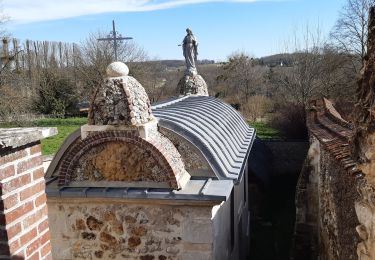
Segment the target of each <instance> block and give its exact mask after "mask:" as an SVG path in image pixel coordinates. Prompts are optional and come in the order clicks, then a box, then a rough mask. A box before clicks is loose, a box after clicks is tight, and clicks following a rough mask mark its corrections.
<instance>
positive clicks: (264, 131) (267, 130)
mask: <svg viewBox="0 0 375 260" xmlns="http://www.w3.org/2000/svg"><path fill="white" fill-rule="evenodd" d="M249 125H250V126H251V127H254V128H255V129H256V131H257V132H256V134H257V137H259V138H260V139H273V138H283V135H282V133H280V131H279V130H277V129H275V128H272V127H271V126H269V125H268V124H267V123H264V122H249Z"/></svg>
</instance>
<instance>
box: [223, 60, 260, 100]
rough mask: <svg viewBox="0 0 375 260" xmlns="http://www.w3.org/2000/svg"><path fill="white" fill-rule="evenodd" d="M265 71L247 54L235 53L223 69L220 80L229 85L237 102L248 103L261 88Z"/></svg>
mask: <svg viewBox="0 0 375 260" xmlns="http://www.w3.org/2000/svg"><path fill="white" fill-rule="evenodd" d="M264 71H265V70H264V68H262V67H261V66H258V65H256V64H255V61H254V59H253V58H251V57H249V56H248V55H246V54H245V53H234V54H232V55H231V56H230V57H229V61H228V63H226V64H225V65H224V66H223V67H222V74H221V75H220V76H219V80H220V81H221V82H223V83H225V84H226V85H227V88H228V89H229V91H231V95H232V96H233V97H235V99H236V100H237V102H239V103H246V102H247V101H248V99H249V97H250V96H252V95H255V94H256V92H257V89H259V88H260V85H261V83H262V72H264Z"/></svg>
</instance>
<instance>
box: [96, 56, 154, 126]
mask: <svg viewBox="0 0 375 260" xmlns="http://www.w3.org/2000/svg"><path fill="white" fill-rule="evenodd" d="M128 73H129V69H128V67H127V66H126V64H124V63H122V62H113V63H111V64H110V65H109V66H108V67H107V78H106V79H105V80H104V82H103V83H102V84H101V85H100V86H99V87H98V88H97V90H96V92H95V94H94V98H93V100H92V102H91V104H90V110H89V125H124V126H131V125H141V124H145V123H147V122H149V121H151V120H152V119H153V116H152V112H151V105H150V100H149V98H148V95H147V93H146V91H145V89H144V88H143V87H142V85H141V84H140V83H139V82H138V81H137V80H136V79H135V78H133V77H131V76H128Z"/></svg>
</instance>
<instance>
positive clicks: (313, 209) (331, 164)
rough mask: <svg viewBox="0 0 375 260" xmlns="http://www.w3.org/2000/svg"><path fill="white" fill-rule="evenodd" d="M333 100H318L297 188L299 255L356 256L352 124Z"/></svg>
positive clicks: (309, 122) (311, 115)
mask: <svg viewBox="0 0 375 260" xmlns="http://www.w3.org/2000/svg"><path fill="white" fill-rule="evenodd" d="M332 110H333V107H332V104H331V103H330V102H329V101H328V100H321V101H317V102H315V103H313V104H312V109H311V111H310V112H309V114H308V118H307V125H308V128H309V134H310V149H309V152H308V156H307V158H306V161H305V165H304V167H303V170H302V172H301V174H300V178H299V181H298V185H297V192H296V208H297V209H296V224H295V244H294V259H317V258H318V257H319V258H320V259H356V258H357V252H356V246H357V243H358V236H357V234H356V226H357V225H358V220H357V217H356V213H355V210H354V205H355V202H356V201H357V200H358V192H357V181H356V180H357V179H358V178H359V177H360V176H361V173H360V172H359V171H358V170H357V169H356V167H355V166H356V164H355V162H354V161H353V160H352V158H351V154H350V151H349V145H348V140H349V137H350V136H351V134H352V131H351V128H350V125H349V124H348V123H347V122H345V121H343V120H342V119H341V118H339V117H335V114H336V113H337V112H335V111H333V112H335V113H333V112H332Z"/></svg>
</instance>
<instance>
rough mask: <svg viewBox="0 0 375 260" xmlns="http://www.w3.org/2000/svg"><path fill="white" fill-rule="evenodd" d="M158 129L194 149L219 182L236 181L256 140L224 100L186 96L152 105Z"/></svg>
mask: <svg viewBox="0 0 375 260" xmlns="http://www.w3.org/2000/svg"><path fill="white" fill-rule="evenodd" d="M152 112H153V114H154V115H155V117H157V118H158V119H159V126H160V127H164V128H166V129H168V130H170V131H173V132H175V133H176V134H178V135H180V136H182V137H183V138H185V139H186V140H187V141H189V142H190V143H192V144H193V145H194V146H196V147H197V148H198V149H199V150H200V151H201V152H202V155H203V156H204V157H205V158H206V160H207V162H208V163H209V164H210V166H211V167H212V169H213V171H214V172H215V174H216V175H217V177H218V178H219V179H238V178H239V177H240V176H241V174H242V173H243V171H244V168H245V165H246V161H247V158H248V155H249V152H250V149H251V146H252V143H253V141H254V138H255V130H254V129H253V128H250V127H249V126H248V124H247V123H246V121H245V120H244V119H243V118H242V116H241V115H240V114H239V113H238V112H237V111H236V110H235V109H234V108H233V107H231V106H230V105H228V104H226V103H224V102H223V101H221V100H219V99H216V98H213V97H206V96H187V97H182V98H177V99H171V100H168V101H166V102H164V103H158V104H157V105H154V106H152Z"/></svg>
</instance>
